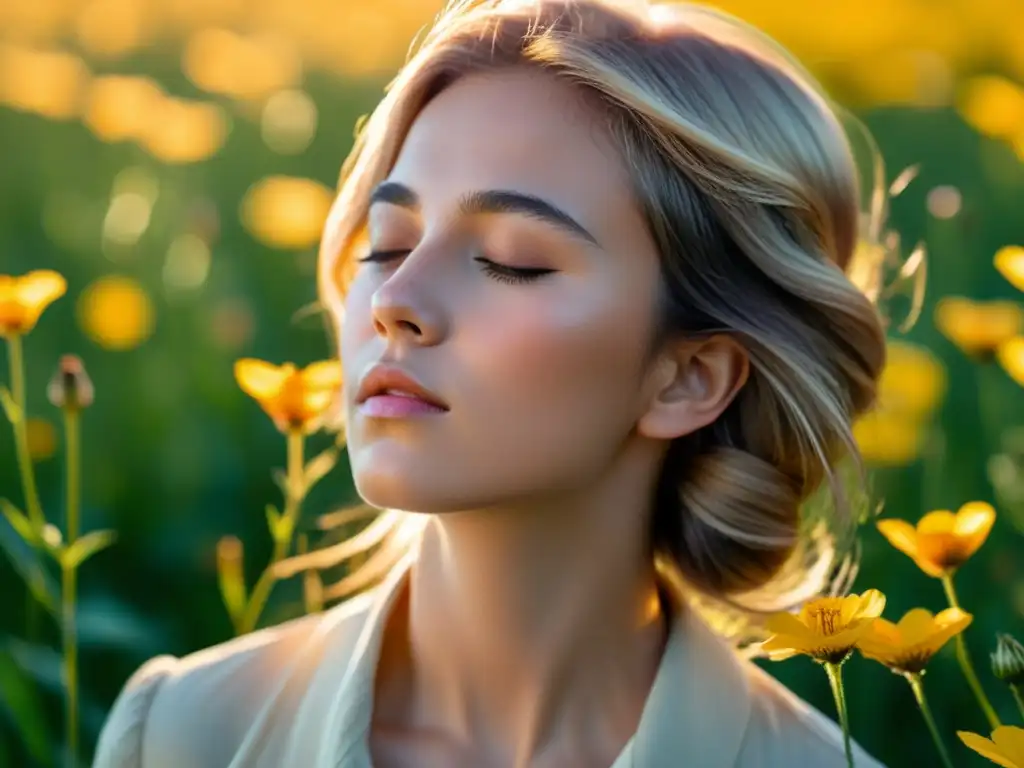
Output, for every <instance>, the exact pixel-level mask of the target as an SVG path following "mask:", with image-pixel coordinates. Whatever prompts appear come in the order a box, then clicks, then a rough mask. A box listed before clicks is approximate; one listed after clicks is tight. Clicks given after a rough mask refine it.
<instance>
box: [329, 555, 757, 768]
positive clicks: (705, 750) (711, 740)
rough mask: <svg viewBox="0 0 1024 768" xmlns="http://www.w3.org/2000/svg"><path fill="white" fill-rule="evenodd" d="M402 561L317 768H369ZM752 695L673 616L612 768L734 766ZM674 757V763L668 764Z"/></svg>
mask: <svg viewBox="0 0 1024 768" xmlns="http://www.w3.org/2000/svg"><path fill="white" fill-rule="evenodd" d="M413 559H414V558H413V557H407V558H406V559H405V560H404V561H403V562H402V563H401V564H400V565H399V566H397V567H396V568H395V569H394V570H393V571H392V573H391V574H390V575H389V576H388V578H387V579H386V580H385V582H384V583H383V584H382V585H381V588H380V590H379V592H378V597H377V598H376V600H375V602H374V604H373V606H372V608H371V610H370V613H369V615H368V617H367V621H366V623H365V625H364V627H363V630H362V633H361V635H360V637H359V640H358V642H357V644H356V648H355V651H354V654H353V656H352V659H351V663H350V664H349V666H348V670H347V672H346V675H345V678H344V680H343V682H342V684H341V686H340V687H339V689H338V693H337V696H336V698H335V699H334V701H333V703H332V706H331V709H330V712H329V714H328V718H329V720H328V722H327V727H326V728H324V729H323V731H322V734H323V737H322V738H321V742H320V744H319V749H318V751H319V754H320V755H322V756H323V757H324V758H326V759H324V760H320V761H318V762H317V765H324V766H332V767H333V768H372V763H371V762H370V753H369V745H368V741H369V739H368V736H369V731H370V719H371V715H372V711H373V687H374V678H375V673H376V668H377V661H378V657H379V653H380V647H381V639H382V635H383V632H384V625H385V622H386V619H387V617H388V614H389V611H390V609H391V608H392V606H393V604H394V602H395V599H396V597H397V596H398V595H399V594H400V592H401V590H402V587H403V586H404V585H405V582H406V578H407V575H408V569H409V566H410V565H411V563H412V561H413ZM750 710H751V693H750V687H749V681H748V678H747V675H746V673H745V671H744V670H743V668H742V663H741V662H740V660H739V658H738V657H737V655H736V654H735V652H734V651H733V650H732V649H731V648H730V647H729V646H728V645H727V644H726V643H725V642H724V641H723V640H721V639H720V638H719V637H718V636H716V635H715V633H714V632H713V631H712V630H711V629H710V628H709V627H708V626H707V625H706V624H705V623H704V622H703V621H702V620H701V619H700V617H699V616H698V615H697V613H696V612H695V611H693V610H689V609H685V608H681V609H679V610H677V611H676V613H675V619H674V620H673V623H672V628H671V630H670V633H669V638H668V642H667V644H666V647H665V652H664V655H663V656H662V660H661V664H660V665H659V667H658V671H657V674H656V675H655V680H654V685H653V687H652V688H651V692H650V694H649V696H648V698H647V702H646V704H645V705H644V709H643V712H642V714H641V717H640V723H639V725H638V727H637V731H636V733H635V735H634V736H633V738H632V739H631V740H630V742H629V744H628V745H627V746H626V748H625V749H624V750H623V752H622V754H621V755H620V756H619V759H618V760H616V762H615V764H614V765H613V766H612V768H663V767H664V766H669V765H672V766H676V765H679V763H678V762H677V761H678V756H680V755H685V756H686V764H687V765H699V766H702V767H703V768H726V767H727V766H733V765H735V763H736V760H737V757H738V755H739V753H740V749H741V746H742V743H743V737H744V733H745V731H746V727H747V723H748V720H749V718H750ZM673 756H675V759H673Z"/></svg>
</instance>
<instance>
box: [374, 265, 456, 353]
mask: <svg viewBox="0 0 1024 768" xmlns="http://www.w3.org/2000/svg"><path fill="white" fill-rule="evenodd" d="M396 278H397V279H396ZM421 279H422V278H421ZM413 282H414V280H409V279H405V278H403V277H401V276H400V275H399V274H398V273H396V274H395V275H394V276H393V277H392V279H390V280H388V281H386V282H385V283H384V284H383V285H381V286H380V287H379V288H378V289H377V290H376V291H375V292H374V294H373V298H372V299H371V303H370V309H371V312H372V315H373V327H374V330H375V331H376V332H377V334H378V335H379V336H382V337H384V338H386V339H388V340H391V341H400V340H401V341H405V342H406V343H409V344H415V345H416V346H424V347H425V346H433V345H435V344H438V343H440V341H441V339H442V338H444V334H445V328H446V322H445V319H444V315H443V310H442V308H441V307H440V306H439V305H438V304H439V303H438V302H437V301H436V300H435V299H433V298H431V297H430V296H428V295H426V294H427V292H426V291H425V290H417V289H416V287H415V286H413V285H412V283H413Z"/></svg>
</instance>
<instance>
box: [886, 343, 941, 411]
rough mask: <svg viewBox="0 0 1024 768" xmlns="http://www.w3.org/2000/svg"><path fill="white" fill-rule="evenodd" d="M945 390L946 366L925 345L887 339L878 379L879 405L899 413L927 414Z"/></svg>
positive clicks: (937, 402) (936, 404) (935, 405)
mask: <svg viewBox="0 0 1024 768" xmlns="http://www.w3.org/2000/svg"><path fill="white" fill-rule="evenodd" d="M945 393H946V369H945V368H943V366H942V362H941V361H940V360H939V359H938V358H937V357H936V356H935V355H934V354H932V352H931V351H929V350H928V349H927V348H925V347H922V346H918V345H917V344H910V343H908V342H904V341H890V342H889V344H888V345H887V359H886V363H885V368H884V369H883V370H882V376H881V378H880V379H879V382H878V399H879V403H880V405H881V407H882V408H884V409H885V410H888V411H896V412H898V413H899V414H900V415H901V416H906V417H912V418H916V417H921V416H926V415H928V414H930V413H931V412H932V411H934V410H935V408H936V407H937V406H938V404H939V402H940V401H941V400H942V398H943V396H944V395H945Z"/></svg>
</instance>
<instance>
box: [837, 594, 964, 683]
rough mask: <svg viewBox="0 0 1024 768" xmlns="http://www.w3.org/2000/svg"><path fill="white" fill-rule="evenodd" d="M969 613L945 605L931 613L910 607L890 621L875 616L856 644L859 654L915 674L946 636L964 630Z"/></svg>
mask: <svg viewBox="0 0 1024 768" xmlns="http://www.w3.org/2000/svg"><path fill="white" fill-rule="evenodd" d="M973 618H974V617H973V616H971V614H969V613H964V612H963V611H962V610H960V609H959V608H947V609H946V610H944V611H941V612H940V613H939V614H938V615H935V616H933V615H932V614H931V612H930V611H927V610H925V609H924V608H914V609H913V610H911V611H908V612H907V613H906V614H904V616H903V618H902V619H900V620H899V623H897V624H893V623H892V622H891V621H888V620H886V619H882V618H878V619H875V621H874V622H873V623H872V624H871V626H870V628H869V629H868V631H867V632H866V633H865V634H864V637H862V638H861V640H860V642H859V643H858V644H857V648H858V649H859V650H860V652H861V654H863V655H864V656H866V657H867V658H869V659H874V660H875V661H877V662H880V663H881V664H884V665H885V666H887V667H888V668H889V669H891V670H893V671H894V672H899V673H903V674H909V675H916V674H919V673H920V672H922V671H923V670H924V668H925V667H926V666H927V665H928V662H929V661H931V659H932V656H934V655H935V654H936V653H938V652H939V650H941V648H942V646H944V645H945V644H946V643H947V642H949V640H950V638H952V637H954V636H955V635H958V634H959V633H960V632H962V631H963V630H965V629H966V628H967V626H968V625H969V624H970V623H971V621H972V620H973Z"/></svg>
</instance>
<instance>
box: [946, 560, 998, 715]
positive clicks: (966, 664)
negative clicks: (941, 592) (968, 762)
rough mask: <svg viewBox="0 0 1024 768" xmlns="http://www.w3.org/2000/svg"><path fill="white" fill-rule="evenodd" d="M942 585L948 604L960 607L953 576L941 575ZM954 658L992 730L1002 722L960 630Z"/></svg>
mask: <svg viewBox="0 0 1024 768" xmlns="http://www.w3.org/2000/svg"><path fill="white" fill-rule="evenodd" d="M942 587H943V589H945V590H946V599H947V600H948V601H949V605H950V606H951V607H953V608H959V607H960V601H959V600H957V597H956V590H955V589H954V587H953V576H952V574H947V575H945V576H943V577H942ZM956 658H957V661H958V662H960V669H961V671H962V672H963V673H964V677H965V678H966V679H967V684H968V685H969V686H970V687H971V690H972V691H973V692H974V697H975V698H976V699H977V700H978V705H979V706H980V707H981V711H982V712H984V714H985V719H986V720H988V724H989V726H990V727H991V728H992V730H995V729H996V728H998V727H999V726H1000V725H1002V723H1000V722H999V716H998V715H997V714H996V711H995V709H994V708H993V706H992V704H991V702H990V701H989V700H988V696H986V695H985V689H984V688H982V687H981V681H980V680H978V675H977V673H976V672H975V671H974V665H973V664H972V663H971V657H970V654H969V653H968V652H967V642H966V641H965V640H964V635H963V633H962V632H961V633H960V634H958V635H957V636H956Z"/></svg>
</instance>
